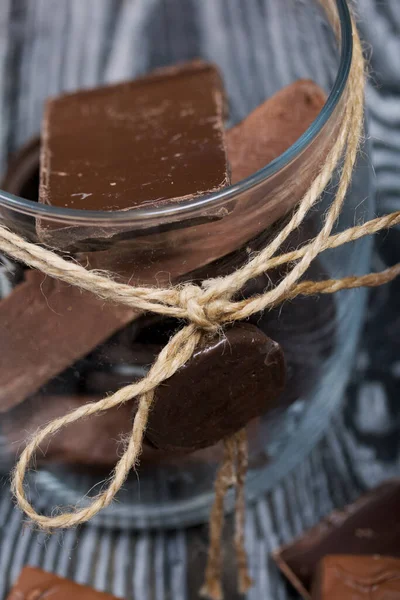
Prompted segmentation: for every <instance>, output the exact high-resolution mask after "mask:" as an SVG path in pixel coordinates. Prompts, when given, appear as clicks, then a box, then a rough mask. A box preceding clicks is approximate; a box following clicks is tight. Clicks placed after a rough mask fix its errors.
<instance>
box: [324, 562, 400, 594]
mask: <svg viewBox="0 0 400 600" xmlns="http://www.w3.org/2000/svg"><path fill="white" fill-rule="evenodd" d="M396 598H400V560H399V559H398V558H392V557H390V556H379V555H373V556H351V555H340V554H339V555H337V556H326V557H325V558H323V559H322V561H321V562H320V564H319V566H318V573H317V577H316V580H315V582H314V584H313V593H312V599H313V600H395V599H396Z"/></svg>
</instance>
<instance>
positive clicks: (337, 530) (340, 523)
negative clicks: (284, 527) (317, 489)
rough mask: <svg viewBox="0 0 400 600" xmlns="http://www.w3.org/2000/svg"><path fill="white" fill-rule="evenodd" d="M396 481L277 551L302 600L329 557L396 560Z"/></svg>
mask: <svg viewBox="0 0 400 600" xmlns="http://www.w3.org/2000/svg"><path fill="white" fill-rule="evenodd" d="M399 540H400V479H393V480H390V481H388V482H386V483H384V484H382V485H380V486H378V487H377V488H375V489H373V490H371V491H370V492H368V493H367V494H365V495H364V496H361V498H359V499H358V500H357V501H356V502H354V504H350V505H349V506H347V507H346V508H344V509H343V510H337V511H334V512H333V513H332V514H331V515H329V516H328V517H327V518H326V519H324V520H323V521H322V522H321V523H319V525H317V526H316V527H313V528H312V529H310V530H309V531H307V532H306V533H305V534H304V535H302V536H301V537H300V538H298V539H297V540H295V541H293V542H291V543H290V544H287V545H286V546H283V547H282V548H280V549H279V550H278V551H277V552H276V553H275V554H274V558H275V560H276V562H277V564H278V566H279V567H280V569H281V570H282V571H283V573H284V574H285V575H286V576H287V578H288V579H289V581H290V582H291V583H292V584H293V585H294V587H295V588H296V589H297V590H298V591H299V593H300V594H302V596H303V597H304V598H307V599H308V598H310V595H309V593H310V589H311V582H312V578H313V576H314V575H315V572H316V568H317V565H318V563H319V562H320V561H321V560H322V559H323V558H324V556H327V555H331V554H354V555H366V554H383V555H388V556H394V557H400V543H399Z"/></svg>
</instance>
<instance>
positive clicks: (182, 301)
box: [179, 284, 222, 333]
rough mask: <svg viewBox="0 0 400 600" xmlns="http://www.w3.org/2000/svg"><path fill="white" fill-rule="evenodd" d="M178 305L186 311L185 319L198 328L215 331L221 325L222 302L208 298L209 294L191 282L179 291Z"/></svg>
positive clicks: (210, 331)
mask: <svg viewBox="0 0 400 600" xmlns="http://www.w3.org/2000/svg"><path fill="white" fill-rule="evenodd" d="M179 305H180V306H181V307H182V308H183V309H184V310H185V311H186V316H187V319H188V320H189V321H190V322H191V323H193V324H194V325H195V326H196V327H197V328H198V329H200V330H203V331H206V332H208V333H216V332H217V331H218V330H219V329H220V327H221V316H222V304H221V302H218V299H215V300H210V299H209V294H208V293H206V291H205V290H203V289H202V288H201V287H199V286H197V285H193V284H188V285H185V286H183V287H182V288H181V290H180V292H179Z"/></svg>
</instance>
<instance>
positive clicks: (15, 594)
mask: <svg viewBox="0 0 400 600" xmlns="http://www.w3.org/2000/svg"><path fill="white" fill-rule="evenodd" d="M45 598H52V600H65V599H68V600H72V599H73V600H118V599H117V598H116V597H115V596H112V595H111V594H107V593H105V592H98V591H97V590H95V589H93V588H91V587H89V586H86V585H80V584H78V583H75V582H74V581H71V580H69V579H64V578H63V577H58V576H57V575H54V574H53V573H47V572H46V571H42V569H38V568H36V567H30V566H25V567H24V568H23V569H22V571H21V573H20V575H19V577H18V579H17V581H16V583H15V584H14V586H13V588H12V590H11V592H10V594H9V596H8V597H7V600H44V599H45Z"/></svg>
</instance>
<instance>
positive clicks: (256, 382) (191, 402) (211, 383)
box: [146, 324, 285, 451]
mask: <svg viewBox="0 0 400 600" xmlns="http://www.w3.org/2000/svg"><path fill="white" fill-rule="evenodd" d="M284 382H285V361H284V357H283V353H282V351H281V349H280V347H279V345H278V344H277V343H276V342H274V341H272V340H271V339H269V338H268V337H267V336H266V335H264V334H263V333H262V332H261V331H260V330H259V329H257V327H254V326H253V325H248V324H237V325H236V326H234V327H232V328H231V329H228V330H227V331H226V333H225V335H224V336H223V337H221V338H219V339H217V340H214V341H210V342H208V343H207V344H206V345H205V346H204V347H203V348H201V349H199V350H198V351H197V352H196V353H195V354H194V356H193V357H192V358H191V359H190V360H189V361H188V362H187V364H186V365H184V366H183V367H182V368H181V369H180V370H179V371H178V372H177V373H176V374H175V375H173V376H172V377H171V378H170V379H168V380H167V381H166V382H165V383H164V384H162V385H161V386H159V388H158V389H157V390H156V397H155V402H154V407H153V409H152V411H151V413H150V416H149V421H148V426H147V430H146V437H147V439H148V440H149V441H150V442H151V443H152V444H153V445H154V446H155V447H156V448H159V449H163V450H187V451H193V450H197V449H199V448H205V447H207V446H211V445H213V444H215V443H216V442H218V441H219V440H221V439H223V438H225V437H227V436H229V435H231V434H232V433H234V432H236V431H238V430H239V429H242V428H243V427H245V426H246V425H247V424H248V423H249V421H251V420H252V419H254V418H255V417H258V416H260V415H262V414H264V413H265V412H267V411H268V410H271V409H273V408H275V407H276V406H277V404H278V400H279V395H280V394H281V392H282V389H283V387H284Z"/></svg>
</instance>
